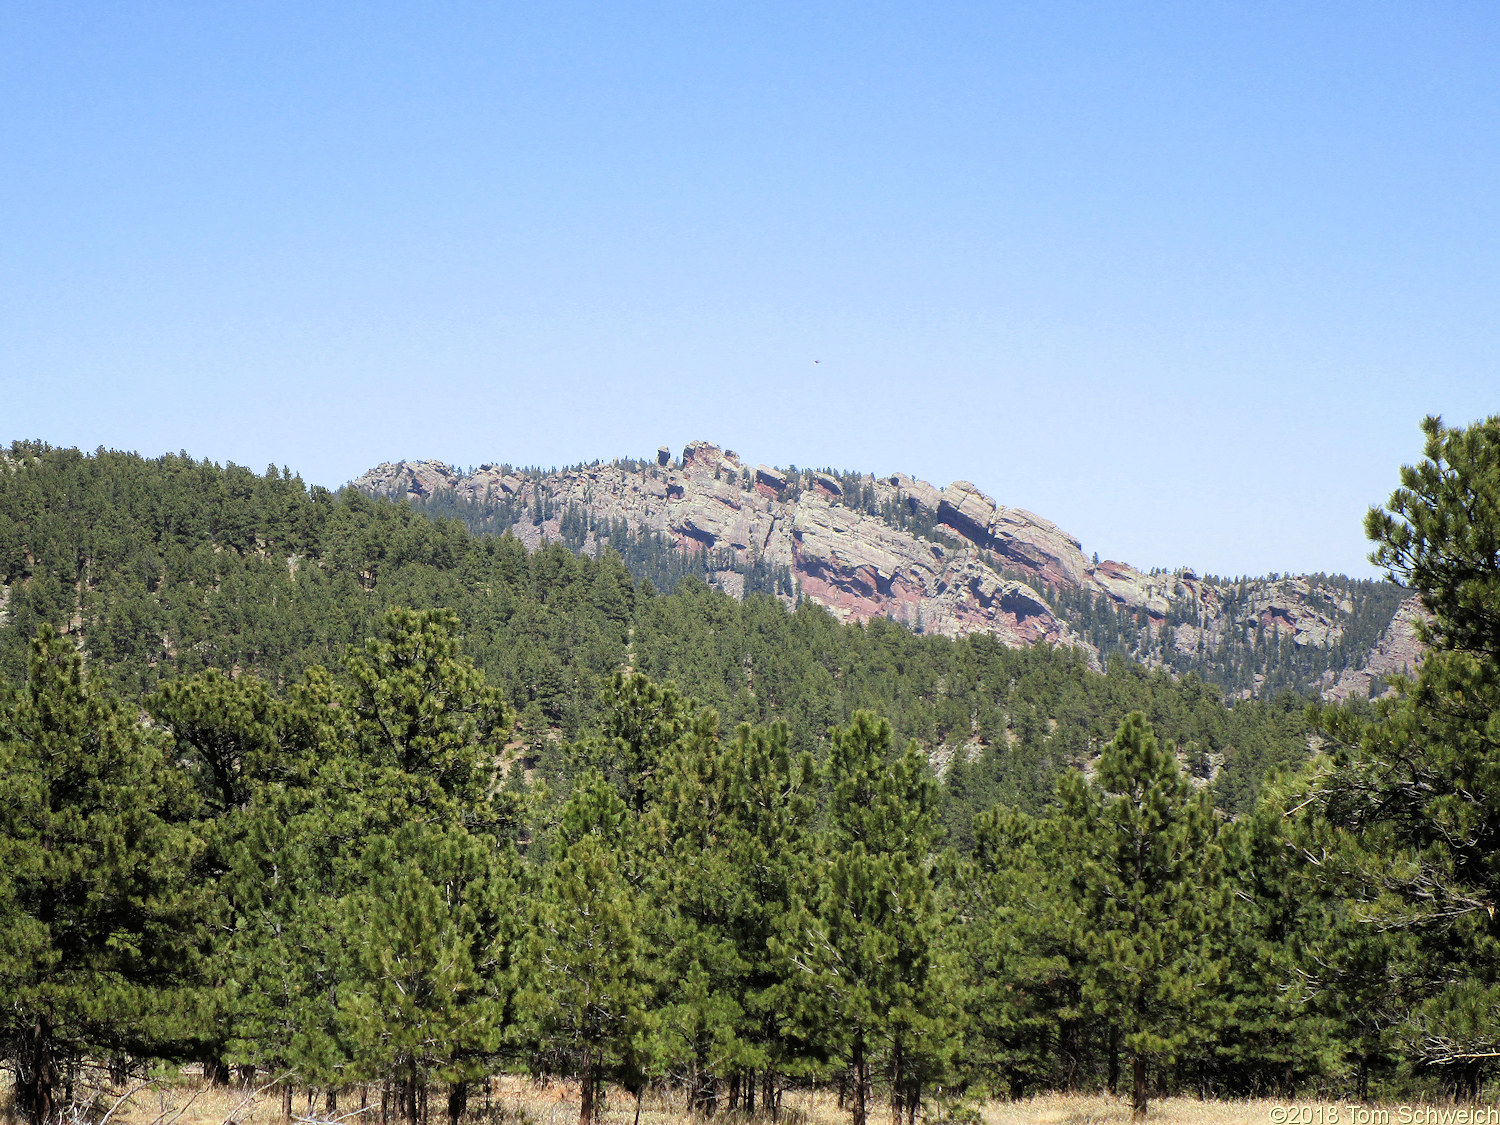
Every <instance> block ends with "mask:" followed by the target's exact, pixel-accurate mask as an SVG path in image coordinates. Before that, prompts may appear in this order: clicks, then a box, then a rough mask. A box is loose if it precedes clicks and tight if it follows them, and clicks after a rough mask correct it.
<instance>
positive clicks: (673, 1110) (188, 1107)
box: [3, 1073, 1396, 1125]
mask: <svg viewBox="0 0 1500 1125" xmlns="http://www.w3.org/2000/svg"><path fill="white" fill-rule="evenodd" d="M100 1078H101V1082H100V1085H99V1088H98V1093H97V1095H96V1097H95V1099H94V1102H93V1106H92V1107H91V1110H90V1112H88V1113H87V1114H79V1115H75V1117H74V1123H73V1125H101V1122H102V1121H103V1119H104V1118H106V1117H107V1118H108V1121H107V1125H282V1122H283V1118H282V1097H281V1091H280V1090H279V1089H278V1088H277V1087H275V1086H273V1085H268V1086H266V1087H264V1088H261V1089H259V1090H245V1089H240V1088H235V1087H214V1086H209V1085H207V1084H206V1083H204V1082H203V1080H202V1079H201V1078H200V1077H199V1076H197V1075H195V1074H191V1073H184V1074H183V1075H182V1076H180V1077H178V1078H174V1079H172V1080H169V1081H168V1080H162V1081H158V1082H154V1083H151V1084H149V1085H142V1086H138V1087H136V1088H131V1089H116V1088H111V1087H110V1086H109V1084H108V1082H107V1081H103V1080H102V1075H101V1076H100ZM3 1094H5V1095H8V1094H9V1091H8V1090H7V1091H3ZM6 1100H7V1101H8V1100H9V1099H8V1097H7V1098H6ZM362 1102H363V1103H364V1104H367V1105H368V1106H369V1107H370V1108H369V1110H368V1112H364V1113H361V1112H360V1106H361V1104H362ZM1329 1104H1333V1103H1329ZM1286 1105H1287V1103H1286V1102H1281V1101H1272V1100H1260V1101H1250V1100H1246V1101H1199V1100H1197V1099H1195V1098H1162V1099H1159V1100H1156V1101H1153V1102H1152V1103H1151V1113H1150V1118H1149V1122H1150V1125H1276V1122H1277V1121H1278V1120H1281V1121H1284V1120H1285V1116H1284V1115H1282V1116H1281V1117H1280V1118H1277V1117H1274V1116H1273V1114H1272V1110H1276V1109H1285V1108H1286ZM974 1108H975V1109H977V1111H978V1115H979V1118H980V1125H1130V1101H1129V1099H1128V1098H1118V1097H1116V1098H1111V1097H1107V1096H1105V1095H1102V1094H1043V1095H1039V1096H1037V1097H1033V1098H1027V1099H1023V1100H1021V1101H1015V1102H987V1103H985V1104H983V1105H980V1106H976V1107H974ZM927 1111H928V1114H929V1116H928V1117H927V1118H926V1125H953V1123H952V1122H951V1121H948V1120H941V1121H940V1120H939V1116H940V1115H939V1113H938V1110H937V1107H936V1106H932V1105H929V1106H928V1107H927ZM391 1112H392V1117H391V1122H392V1125H399V1119H398V1118H397V1117H396V1116H395V1107H394V1105H393V1106H392V1107H391ZM635 1112H636V1104H635V1099H634V1098H633V1097H632V1096H631V1095H630V1094H629V1093H627V1092H626V1091H624V1090H621V1089H614V1088H612V1089H610V1090H608V1091H606V1094H605V1098H604V1102H603V1105H602V1106H601V1107H600V1115H599V1117H600V1122H601V1125H634V1121H635ZM428 1117H429V1120H430V1122H431V1123H432V1125H446V1118H447V1115H446V1104H445V1101H444V1099H443V1097H442V1094H441V1091H439V1090H434V1091H433V1093H432V1100H431V1101H430V1103H429V1110H428ZM293 1118H294V1122H297V1123H299V1125H330V1123H334V1122H336V1123H338V1125H380V1090H379V1088H378V1087H371V1088H368V1089H366V1090H364V1091H361V1090H360V1089H359V1088H358V1087H356V1088H354V1089H347V1090H344V1091H341V1093H340V1097H339V1107H338V1110H337V1111H336V1112H333V1113H330V1112H329V1111H328V1110H327V1108H326V1106H325V1103H324V1100H323V1098H322V1097H321V1096H319V1097H317V1098H316V1099H314V1101H313V1102H312V1103H311V1104H309V1102H308V1098H307V1095H306V1093H305V1092H298V1093H297V1095H296V1096H295V1099H294V1102H293ZM465 1120H466V1125H575V1123H576V1122H577V1120H578V1083H576V1082H566V1081H543V1082H534V1081H531V1080H530V1079H527V1078H523V1077H519V1076H513V1075H506V1076H502V1077H499V1078H495V1079H492V1080H491V1082H490V1083H489V1086H488V1089H486V1088H485V1087H484V1085H483V1084H477V1086H476V1088H475V1089H474V1090H473V1092H472V1093H471V1095H470V1099H469V1112H468V1114H467V1116H466V1119H465ZM889 1120H890V1117H889V1111H888V1110H887V1109H886V1107H885V1106H884V1105H881V1104H877V1105H876V1106H873V1107H871V1114H870V1121H871V1125H887V1123H888V1122H889ZM1343 1120H1344V1121H1348V1118H1347V1117H1344V1118H1343ZM1389 1120H1390V1121H1391V1122H1393V1123H1394V1122H1395V1120H1396V1115H1395V1113H1394V1112H1392V1113H1391V1116H1390V1118H1389ZM752 1122H753V1123H754V1125H768V1119H766V1118H764V1117H758V1118H751V1117H749V1116H747V1115H746V1114H743V1113H735V1114H728V1113H723V1112H721V1113H719V1114H718V1115H717V1116H716V1117H715V1118H714V1125H752ZM848 1122H849V1114H848V1112H847V1111H844V1110H840V1109H839V1108H838V1101H837V1098H836V1097H835V1096H834V1095H833V1094H832V1093H831V1092H829V1091H806V1090H789V1091H787V1092H786V1093H785V1095H784V1097H783V1101H782V1112H781V1114H780V1125H848ZM640 1125H706V1123H705V1121H704V1120H703V1118H701V1117H695V1116H694V1115H693V1114H692V1113H691V1112H690V1111H689V1109H688V1105H687V1100H686V1097H685V1095H684V1094H683V1093H682V1092H681V1091H677V1090H664V1091H660V1090H652V1091H648V1092H647V1093H646V1095H645V1097H644V1098H643V1099H642V1103H641V1114H640ZM1351 1125H1352V1123H1351Z"/></svg>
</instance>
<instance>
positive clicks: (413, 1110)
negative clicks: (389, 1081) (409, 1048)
mask: <svg viewBox="0 0 1500 1125" xmlns="http://www.w3.org/2000/svg"><path fill="white" fill-rule="evenodd" d="M401 1116H402V1117H404V1118H405V1119H406V1121H407V1125H417V1066H416V1064H415V1063H412V1064H411V1065H410V1066H408V1067H407V1069H406V1073H405V1074H404V1075H402V1076H401Z"/></svg>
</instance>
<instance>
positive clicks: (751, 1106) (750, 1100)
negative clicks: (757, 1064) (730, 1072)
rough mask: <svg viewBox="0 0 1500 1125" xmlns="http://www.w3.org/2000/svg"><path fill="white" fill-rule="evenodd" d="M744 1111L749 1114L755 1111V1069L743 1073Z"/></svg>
mask: <svg viewBox="0 0 1500 1125" xmlns="http://www.w3.org/2000/svg"><path fill="white" fill-rule="evenodd" d="M745 1112H746V1113H748V1114H751V1115H754V1113H755V1071H754V1070H750V1071H748V1072H746V1074H745Z"/></svg>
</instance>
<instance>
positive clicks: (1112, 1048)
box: [1109, 1024, 1120, 1097]
mask: <svg viewBox="0 0 1500 1125" xmlns="http://www.w3.org/2000/svg"><path fill="white" fill-rule="evenodd" d="M1119 1092H1120V1029H1119V1027H1118V1026H1117V1025H1115V1024H1110V1025H1109V1096H1110V1097H1114V1096H1116V1095H1117V1094H1118V1093H1119Z"/></svg>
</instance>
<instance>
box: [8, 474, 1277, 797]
mask: <svg viewBox="0 0 1500 1125" xmlns="http://www.w3.org/2000/svg"><path fill="white" fill-rule="evenodd" d="M0 566H3V570H0V580H3V586H0V599H3V602H0V605H3V607H4V608H3V610H0V674H4V675H6V676H8V677H10V678H11V679H12V680H18V679H19V678H20V677H21V675H22V674H23V673H24V669H25V659H26V655H25V654H26V650H27V645H28V643H29V640H30V638H31V636H32V635H33V634H34V633H35V631H36V629H37V627H38V626H39V625H41V624H43V623H48V624H52V625H54V626H56V627H57V628H59V629H60V630H62V631H64V633H66V634H67V635H69V636H71V637H73V638H74V639H75V641H76V642H77V643H78V644H79V645H80V647H81V648H82V650H83V652H84V653H85V655H86V656H87V658H88V660H89V662H90V667H91V668H92V669H93V670H94V674H95V675H96V676H98V677H100V678H102V679H105V680H107V682H109V683H110V684H111V685H113V686H114V687H116V688H118V689H121V690H125V691H129V692H140V691H147V690H150V689H152V688H154V687H156V686H157V685H158V684H160V683H161V682H163V681H164V680H166V679H169V678H171V677H173V676H179V675H183V674H191V673H194V672H198V671H201V670H203V669H206V668H218V669H221V670H223V671H225V672H230V673H235V672H237V671H241V670H254V671H256V672H258V673H259V674H260V675H262V676H264V677H266V678H267V679H268V680H269V681H270V682H272V683H273V684H276V685H284V684H286V683H288V682H290V681H291V680H293V679H294V678H295V677H296V676H297V675H298V674H300V673H301V672H302V671H303V670H304V669H306V668H307V667H309V666H311V665H315V664H318V665H323V666H325V667H334V666H336V665H337V664H338V662H339V661H340V659H342V656H343V653H344V651H345V649H346V648H347V646H348V645H350V644H355V643H362V642H363V640H364V639H365V638H367V637H369V636H370V635H372V632H373V629H374V625H375V623H376V622H377V621H378V620H379V619H380V616H381V614H382V613H383V612H384V610H385V609H386V608H387V607H389V606H393V605H395V606H406V607H412V608H419V609H422V608H434V607H444V608H447V609H449V610H451V611H453V612H454V613H455V614H456V615H457V617H458V620H459V621H460V622H461V632H462V635H463V646H464V652H465V654H466V655H468V656H469V657H471V658H472V659H473V660H474V661H475V663H476V665H477V666H478V667H479V668H481V669H482V670H483V671H484V672H485V673H486V675H487V676H488V678H489V680H490V682H491V683H493V684H495V685H497V686H498V687H499V688H500V690H501V691H503V692H504V693H505V697H506V699H507V701H508V702H509V703H510V704H511V705H512V706H513V707H515V708H516V709H517V711H518V712H519V713H520V715H521V723H522V728H523V735H522V737H525V738H527V739H529V740H530V742H531V744H532V745H533V746H534V747H535V756H536V758H537V760H538V764H539V765H540V766H542V768H543V769H544V771H545V770H546V769H548V768H551V769H560V768H562V764H561V759H560V757H559V755H558V754H556V753H552V752H550V751H549V747H552V746H554V745H557V744H559V743H558V739H561V740H562V741H570V740H572V739H574V738H576V737H578V736H579V735H580V734H581V733H583V732H584V731H586V730H588V729H590V728H591V727H592V726H593V725H594V724H596V723H597V721H598V717H599V707H600V703H599V699H600V690H601V688H602V686H603V684H604V683H605V682H606V681H607V680H608V678H609V676H610V675H611V674H612V673H613V672H614V671H615V670H616V669H618V668H620V667H623V666H625V665H626V663H627V662H628V663H630V664H631V665H632V666H634V667H636V668H637V669H639V670H640V671H642V672H645V673H646V674H648V675H650V676H652V677H655V678H658V679H661V680H663V681H672V682H675V683H677V684H679V685H680V686H681V687H682V688H683V690H684V691H686V692H688V693H690V694H691V695H692V696H694V697H695V698H697V699H698V700H700V701H701V702H702V703H703V704H705V705H708V706H712V707H714V708H716V709H717V710H718V712H719V714H720V716H721V718H722V721H723V722H724V723H725V725H726V729H733V726H734V724H736V723H739V722H742V721H748V722H762V723H763V722H769V721H771V720H773V719H781V720H783V721H785V722H786V723H787V724H788V726H789V730H790V733H791V739H792V745H793V747H794V748H795V749H796V750H798V751H804V750H817V748H818V747H819V746H821V745H822V744H823V742H824V740H825V738H826V732H827V730H828V728H829V727H830V726H832V725H834V724H837V723H840V722H843V721H845V720H846V719H847V718H848V717H849V716H850V715H851V714H853V712H854V711H855V710H857V709H860V708H866V709H871V710H875V711H878V712H880V713H881V714H883V715H886V716H889V718H890V720H891V722H892V723H893V724H894V727H895V732H896V737H897V738H898V739H899V740H902V741H904V740H906V739H907V738H915V739H916V740H917V741H918V743H919V744H920V745H921V746H922V747H923V749H924V750H925V751H926V752H927V753H928V754H929V755H930V756H931V757H932V758H933V760H934V761H935V762H936V763H938V764H939V766H940V767H943V768H945V769H948V768H951V770H952V776H951V779H950V780H951V781H952V783H953V790H954V792H955V793H958V792H960V791H961V792H962V793H963V794H964V797H963V799H962V801H961V802H960V805H961V806H962V807H963V808H969V807H971V806H972V807H982V806H983V805H986V804H988V803H991V802H993V801H994V800H996V799H1000V798H1001V797H1002V795H1003V797H1004V799H1005V800H1007V801H1009V802H1012V803H1017V804H1019V805H1021V806H1023V807H1027V808H1038V807H1040V805H1041V804H1042V803H1044V802H1045V801H1046V800H1047V799H1048V798H1049V796H1050V794H1051V792H1052V788H1053V786H1054V784H1055V782H1056V778H1057V776H1058V775H1059V773H1060V772H1061V771H1062V770H1063V769H1065V768H1067V767H1068V766H1070V765H1081V764H1083V763H1084V762H1086V761H1087V760H1088V759H1089V757H1090V756H1092V755H1096V754H1097V753H1098V750H1099V748H1100V747H1101V746H1102V745H1103V744H1104V743H1105V742H1107V741H1108V740H1109V738H1110V736H1111V735H1112V734H1113V731H1114V728H1115V726H1117V725H1118V723H1119V721H1120V719H1121V718H1122V717H1123V716H1124V715H1125V714H1126V713H1127V712H1129V711H1130V710H1132V709H1141V710H1144V711H1145V712H1147V713H1148V714H1149V715H1150V716H1151V717H1152V719H1153V721H1155V722H1156V723H1157V724H1158V726H1159V729H1160V730H1161V732H1162V733H1163V735H1164V736H1166V737H1168V738H1171V739H1173V740H1174V741H1176V742H1178V743H1179V744H1180V745H1181V746H1182V748H1183V751H1184V753H1185V754H1186V755H1187V759H1188V760H1189V761H1190V762H1191V763H1192V764H1193V768H1194V769H1195V771H1196V772H1197V773H1198V774H1199V776H1201V777H1202V778H1204V779H1215V780H1216V786H1217V791H1218V793H1219V795H1220V799H1221V801H1222V802H1223V803H1224V804H1225V805H1226V807H1231V808H1239V807H1242V806H1243V805H1244V804H1245V802H1246V801H1247V800H1248V798H1249V796H1250V795H1251V794H1252V793H1253V792H1254V790H1255V788H1256V786H1257V785H1258V784H1259V779H1260V778H1261V777H1262V776H1263V775H1264V773H1265V771H1266V770H1267V769H1268V768H1270V767H1271V766H1272V765H1274V764H1277V763H1283V762H1288V761H1295V760H1300V758H1301V757H1302V756H1303V755H1304V754H1305V752H1306V737H1305V732H1304V731H1303V727H1302V719H1301V704H1300V703H1297V702H1294V701H1291V700H1284V701H1282V702H1280V703H1277V702H1274V701H1269V702H1266V703H1260V702H1256V703H1253V704H1241V705H1237V706H1235V707H1234V708H1232V709H1226V708H1225V707H1223V706H1222V705H1221V704H1220V702H1219V698H1218V694H1217V692H1216V691H1215V690H1214V689H1212V688H1210V687H1207V686H1205V685H1202V684H1199V683H1197V682H1196V681H1195V680H1193V679H1191V678H1189V679H1187V680H1184V681H1182V682H1180V683H1174V682H1172V681H1171V680H1169V679H1168V678H1167V677H1166V676H1164V675H1162V674H1160V673H1150V672H1147V671H1146V670H1145V669H1143V668H1141V667H1139V666H1137V665H1134V664H1132V663H1130V662H1118V663H1112V664H1111V665H1110V667H1109V671H1108V674H1107V675H1104V676H1100V675H1097V674H1095V673H1093V672H1091V671H1090V670H1089V668H1088V663H1087V659H1086V657H1085V655H1084V654H1082V653H1077V652H1072V651H1069V650H1066V649H1054V648H1052V647H1050V646H1045V645H1044V646H1040V647H1037V648H1032V649H1009V648H1007V647H1005V646H1004V645H1002V644H1000V643H999V642H998V641H997V640H995V639H994V638H992V637H989V636H985V635H982V634H979V635H973V636H969V637H965V638H957V639H950V638H947V637H941V636H932V635H916V634H914V633H912V632H911V631H910V630H908V629H906V628H903V627H902V626H900V625H897V624H893V623H891V622H888V621H885V620H883V619H878V618H877V619H874V620H871V621H870V622H868V623H867V624H865V625H863V626H859V625H841V624H840V623H838V622H837V621H836V620H834V619H833V618H832V617H831V616H830V615H829V614H828V613H827V612H825V611H824V610H823V609H822V608H820V607H819V606H816V605H814V604H811V603H803V604H802V605H800V606H798V607H797V609H795V610H794V611H789V610H788V608H787V606H786V605H785V604H784V602H783V601H782V600H778V599H776V598H775V597H772V596H769V595H761V596H755V595H752V596H749V597H747V598H745V599H744V600H743V601H739V600H736V599H733V598H731V597H728V596H727V595H725V594H724V593H723V592H722V591H720V590H717V589H713V588H710V587H708V586H707V585H705V584H704V583H702V582H701V581H699V580H697V578H696V576H694V575H692V574H689V575H686V576H685V579H684V580H683V581H681V582H679V583H678V584H677V586H676V588H675V590H674V592H673V593H672V594H671V595H670V596H668V595H662V594H658V593H656V592H654V588H653V585H652V584H651V583H650V582H649V580H648V581H643V582H641V583H640V584H639V585H637V584H636V583H635V582H633V581H632V579H631V577H630V575H629V573H628V571H627V569H626V568H625V566H624V565H623V563H622V561H621V560H620V559H619V558H618V556H617V555H616V554H615V553H614V552H612V551H609V550H605V551H602V552H599V557H598V558H597V559H595V558H591V557H587V556H585V555H581V554H579V553H576V552H574V551H570V550H567V549H565V548H564V546H562V545H560V544H554V545H549V546H544V547H541V548H539V549H537V550H534V551H527V550H526V548H525V547H523V546H522V544H521V543H520V542H519V541H518V540H517V539H515V538H513V537H507V536H495V535H478V536H476V535H472V534H470V532H469V531H468V530H467V529H466V528H465V526H464V525H463V524H461V523H460V522H458V521H456V520H444V519H437V520H430V519H427V518H424V517H423V516H421V515H418V514H417V513H415V512H413V511H412V510H411V508H409V507H408V506H407V505H405V504H403V503H399V502H393V501H390V500H386V499H381V498H374V497H369V496H366V495H364V494H362V493H360V492H358V491H357V490H353V489H346V490H344V491H342V492H340V493H337V494H334V493H330V492H328V491H326V490H324V489H320V488H313V489H308V488H306V487H305V486H304V485H303V483H302V482H301V480H300V479H298V478H297V477H296V476H295V475H291V474H288V473H287V472H285V471H284V470H279V469H275V468H271V469H268V470H267V471H266V472H265V473H264V474H256V473H254V472H251V471H250V470H248V469H244V468H241V467H238V466H232V465H231V466H225V467H220V466H217V465H214V464H212V463H209V462H203V461H194V460H192V459H191V458H186V457H182V456H168V457H163V458H158V459H144V458H141V457H138V456H136V455H134V454H123V453H112V452H107V451H101V452H99V453H97V454H92V455H84V454H81V453H79V452H77V451H76V450H56V449H45V448H42V447H37V446H27V445H17V446H15V447H13V448H12V450H11V453H10V457H9V459H8V461H7V463H6V469H5V471H4V473H3V474H0ZM949 763H952V766H951V767H949V766H948V764H949Z"/></svg>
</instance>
